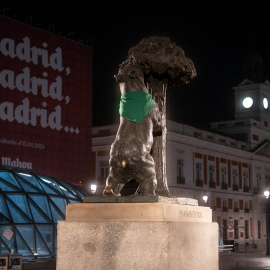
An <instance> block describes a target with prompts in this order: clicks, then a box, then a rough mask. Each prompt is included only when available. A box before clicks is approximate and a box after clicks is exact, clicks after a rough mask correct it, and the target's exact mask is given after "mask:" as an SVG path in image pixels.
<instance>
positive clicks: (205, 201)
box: [202, 193, 208, 203]
mask: <svg viewBox="0 0 270 270" xmlns="http://www.w3.org/2000/svg"><path fill="white" fill-rule="evenodd" d="M202 199H203V201H204V203H207V200H208V196H207V195H206V194H205V193H204V195H203V197H202Z"/></svg>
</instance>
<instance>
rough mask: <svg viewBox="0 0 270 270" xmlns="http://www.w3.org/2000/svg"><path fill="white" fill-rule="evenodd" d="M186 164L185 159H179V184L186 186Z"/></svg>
mask: <svg viewBox="0 0 270 270" xmlns="http://www.w3.org/2000/svg"><path fill="white" fill-rule="evenodd" d="M183 170H184V162H183V159H177V184H185V178H184V177H183Z"/></svg>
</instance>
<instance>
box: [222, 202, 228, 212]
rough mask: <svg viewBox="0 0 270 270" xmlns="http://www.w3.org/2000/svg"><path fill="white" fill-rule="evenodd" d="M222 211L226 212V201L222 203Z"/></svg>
mask: <svg viewBox="0 0 270 270" xmlns="http://www.w3.org/2000/svg"><path fill="white" fill-rule="evenodd" d="M222 211H224V212H228V203H227V200H225V201H223V202H222Z"/></svg>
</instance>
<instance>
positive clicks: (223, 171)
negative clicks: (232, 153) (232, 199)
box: [220, 167, 228, 189]
mask: <svg viewBox="0 0 270 270" xmlns="http://www.w3.org/2000/svg"><path fill="white" fill-rule="evenodd" d="M220 174H221V175H220V176H221V177H220V178H221V189H227V188H228V185H227V174H226V168H225V167H222V168H221V170H220Z"/></svg>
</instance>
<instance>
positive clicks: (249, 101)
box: [243, 97, 253, 109]
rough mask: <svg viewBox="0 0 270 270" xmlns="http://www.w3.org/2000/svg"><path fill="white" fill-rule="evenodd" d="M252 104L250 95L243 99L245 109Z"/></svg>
mask: <svg viewBox="0 0 270 270" xmlns="http://www.w3.org/2000/svg"><path fill="white" fill-rule="evenodd" d="M252 104H253V99H252V98H251V97H246V98H244V100H243V106H244V107H245V108H246V109H248V108H250V107H251V106H252Z"/></svg>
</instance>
